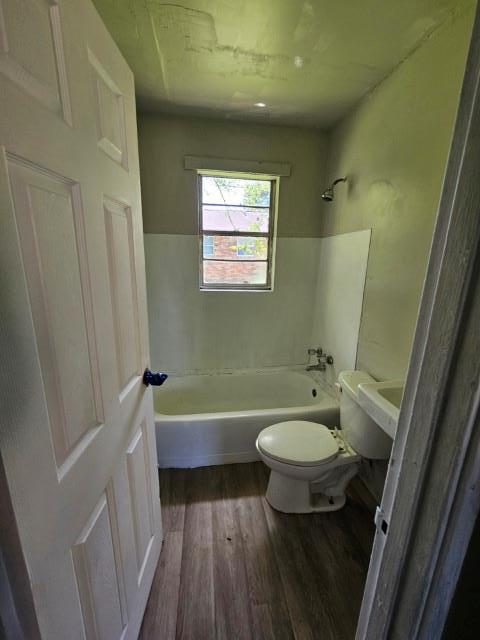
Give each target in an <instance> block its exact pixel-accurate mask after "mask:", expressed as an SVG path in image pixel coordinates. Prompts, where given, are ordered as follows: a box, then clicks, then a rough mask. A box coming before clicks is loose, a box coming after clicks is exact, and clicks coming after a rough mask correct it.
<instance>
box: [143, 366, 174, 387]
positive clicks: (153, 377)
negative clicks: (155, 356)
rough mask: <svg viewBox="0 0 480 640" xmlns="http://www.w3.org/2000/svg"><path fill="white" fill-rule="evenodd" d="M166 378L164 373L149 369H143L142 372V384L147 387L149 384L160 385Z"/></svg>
mask: <svg viewBox="0 0 480 640" xmlns="http://www.w3.org/2000/svg"><path fill="white" fill-rule="evenodd" d="M167 378H168V375H167V374H166V373H160V371H158V372H157V373H154V372H153V371H150V369H145V371H144V372H143V384H144V385H145V386H146V387H148V386H149V385H153V386H154V387H161V386H162V384H163V383H164V382H165V380H166V379H167Z"/></svg>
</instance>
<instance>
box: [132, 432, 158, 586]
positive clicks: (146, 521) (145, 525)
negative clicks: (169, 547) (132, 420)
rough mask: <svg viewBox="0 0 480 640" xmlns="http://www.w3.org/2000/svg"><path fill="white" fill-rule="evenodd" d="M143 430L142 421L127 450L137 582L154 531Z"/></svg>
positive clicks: (140, 576) (146, 451)
mask: <svg viewBox="0 0 480 640" xmlns="http://www.w3.org/2000/svg"><path fill="white" fill-rule="evenodd" d="M145 431H146V424H145V421H144V422H142V425H141V427H140V429H139V430H138V431H137V433H136V434H135V436H134V438H133V441H132V443H131V444H130V446H129V447H128V449H127V467H128V479H129V485H130V498H131V501H132V513H133V524H134V529H135V547H136V551H137V566H138V581H139V582H140V581H141V579H142V574H143V568H144V564H145V562H146V560H147V554H148V552H149V547H150V544H151V541H152V537H153V532H154V528H153V514H152V496H151V493H152V492H151V487H150V477H149V473H148V468H149V464H148V460H149V452H148V450H147V445H146V437H145Z"/></svg>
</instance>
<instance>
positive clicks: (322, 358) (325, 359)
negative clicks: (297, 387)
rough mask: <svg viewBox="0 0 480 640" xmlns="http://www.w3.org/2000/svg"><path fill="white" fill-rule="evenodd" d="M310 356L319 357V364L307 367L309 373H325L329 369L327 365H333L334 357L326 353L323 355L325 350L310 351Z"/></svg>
mask: <svg viewBox="0 0 480 640" xmlns="http://www.w3.org/2000/svg"><path fill="white" fill-rule="evenodd" d="M308 355H309V356H317V361H318V362H317V364H309V365H307V367H306V370H307V371H325V370H326V368H327V364H333V356H328V355H327V354H326V353H323V349H322V348H321V347H318V349H309V350H308Z"/></svg>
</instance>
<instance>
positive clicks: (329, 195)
mask: <svg viewBox="0 0 480 640" xmlns="http://www.w3.org/2000/svg"><path fill="white" fill-rule="evenodd" d="M346 181H347V179H346V178H337V180H334V181H333V182H332V184H331V185H330V186H329V187H327V188H326V189H325V191H324V192H323V193H322V200H325V202H332V200H333V198H334V197H335V185H336V184H338V183H339V182H346Z"/></svg>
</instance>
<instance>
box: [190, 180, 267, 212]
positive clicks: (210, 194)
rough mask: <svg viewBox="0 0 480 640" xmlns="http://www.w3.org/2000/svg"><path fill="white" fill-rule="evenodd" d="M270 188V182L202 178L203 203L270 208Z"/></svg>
mask: <svg viewBox="0 0 480 640" xmlns="http://www.w3.org/2000/svg"><path fill="white" fill-rule="evenodd" d="M270 187H271V183H270V181H269V180H248V179H244V178H226V177H224V176H202V202H206V203H209V204H236V205H239V204H241V205H249V206H251V207H252V206H253V207H269V206H270Z"/></svg>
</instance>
